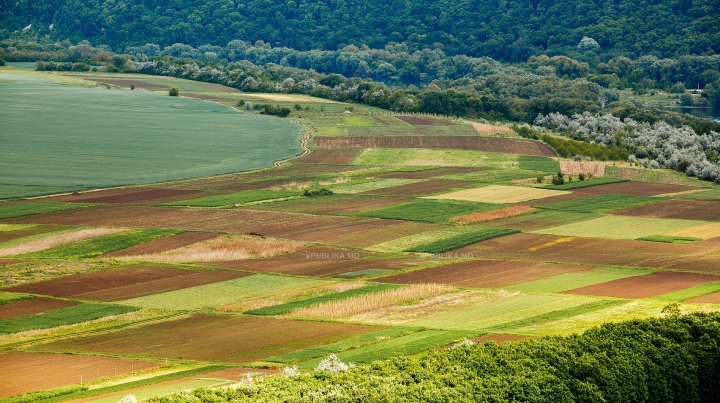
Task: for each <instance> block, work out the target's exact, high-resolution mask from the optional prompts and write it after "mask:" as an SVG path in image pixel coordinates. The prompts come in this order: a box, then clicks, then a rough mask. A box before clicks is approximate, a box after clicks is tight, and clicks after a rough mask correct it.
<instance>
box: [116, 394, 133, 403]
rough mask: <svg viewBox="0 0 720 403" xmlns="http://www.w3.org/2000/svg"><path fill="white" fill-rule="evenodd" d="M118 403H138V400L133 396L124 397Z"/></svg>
mask: <svg viewBox="0 0 720 403" xmlns="http://www.w3.org/2000/svg"><path fill="white" fill-rule="evenodd" d="M118 403H138V400H137V398H136V397H135V396H133V395H127V396H123V398H122V399H120V400H118Z"/></svg>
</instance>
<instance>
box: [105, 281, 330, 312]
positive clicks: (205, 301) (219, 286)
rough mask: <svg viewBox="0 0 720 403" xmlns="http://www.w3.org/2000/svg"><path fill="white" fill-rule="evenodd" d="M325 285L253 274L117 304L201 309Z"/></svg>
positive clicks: (173, 308) (157, 307) (174, 308)
mask: <svg viewBox="0 0 720 403" xmlns="http://www.w3.org/2000/svg"><path fill="white" fill-rule="evenodd" d="M325 283H326V282H324V281H320V280H313V279H305V278H298V277H285V276H273V275H268V274H255V275H252V276H249V277H242V278H239V279H235V280H229V281H223V282H220V283H213V284H207V285H201V286H197V287H191V288H185V289H182V290H177V291H170V292H166V293H162V294H154V295H149V296H146V297H139V298H133V299H127V300H124V301H120V302H119V303H121V304H125V305H131V306H139V307H144V308H155V309H170V310H193V309H204V308H213V307H218V306H222V305H228V304H234V303H237V302H241V301H246V300H250V299H256V298H261V297H266V296H280V295H282V294H283V293H284V292H289V291H297V290H305V289H310V288H313V287H315V286H318V285H322V284H325Z"/></svg>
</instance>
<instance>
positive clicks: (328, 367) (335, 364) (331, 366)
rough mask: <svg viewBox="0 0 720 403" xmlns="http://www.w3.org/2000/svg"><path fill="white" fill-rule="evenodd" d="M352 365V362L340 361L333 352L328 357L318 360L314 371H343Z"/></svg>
mask: <svg viewBox="0 0 720 403" xmlns="http://www.w3.org/2000/svg"><path fill="white" fill-rule="evenodd" d="M352 367H354V365H353V364H349V365H348V364H345V363H344V362H342V361H340V358H339V357H338V356H337V355H335V354H330V355H329V356H328V358H326V359H324V360H322V361H320V363H319V364H318V366H317V367H315V371H327V372H345V371H347V370H348V369H350V368H352Z"/></svg>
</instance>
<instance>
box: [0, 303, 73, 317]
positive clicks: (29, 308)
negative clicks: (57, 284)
mask: <svg viewBox="0 0 720 403" xmlns="http://www.w3.org/2000/svg"><path fill="white" fill-rule="evenodd" d="M75 305H78V303H77V302H72V301H60V300H57V299H48V298H32V299H25V300H22V301H17V302H11V303H9V304H4V305H0V319H8V318H19V317H20V316H25V315H34V314H38V313H43V312H47V311H53V310H55V309H60V308H68V307H71V306H75Z"/></svg>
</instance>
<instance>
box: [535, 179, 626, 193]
mask: <svg viewBox="0 0 720 403" xmlns="http://www.w3.org/2000/svg"><path fill="white" fill-rule="evenodd" d="M627 181H628V180H627V179H619V178H610V177H601V178H592V179H588V180H584V181H580V180H578V181H573V182H567V183H565V184H564V185H553V186H546V187H545V189H554V190H572V189H580V188H586V187H591V186H598V185H607V184H610V183H620V182H627Z"/></svg>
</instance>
